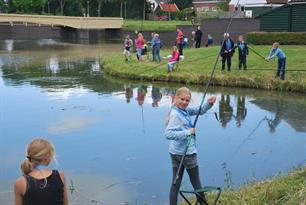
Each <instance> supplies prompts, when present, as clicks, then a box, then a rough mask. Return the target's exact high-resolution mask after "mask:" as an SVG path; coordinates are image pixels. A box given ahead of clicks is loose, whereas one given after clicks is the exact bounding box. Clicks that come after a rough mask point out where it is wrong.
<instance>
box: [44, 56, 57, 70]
mask: <svg viewBox="0 0 306 205" xmlns="http://www.w3.org/2000/svg"><path fill="white" fill-rule="evenodd" d="M46 67H47V69H48V70H50V71H51V73H52V74H56V73H58V72H59V70H60V67H59V62H58V58H57V56H56V55H52V56H51V57H50V59H49V62H48V64H47V66H46Z"/></svg>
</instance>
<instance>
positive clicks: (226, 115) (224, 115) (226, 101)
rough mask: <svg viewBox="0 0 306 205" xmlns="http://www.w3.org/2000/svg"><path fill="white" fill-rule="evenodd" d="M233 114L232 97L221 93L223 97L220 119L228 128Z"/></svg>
mask: <svg viewBox="0 0 306 205" xmlns="http://www.w3.org/2000/svg"><path fill="white" fill-rule="evenodd" d="M232 116H233V108H232V106H231V99H230V96H229V95H226V96H224V95H223V94H221V99H220V101H219V119H220V122H221V126H222V127H224V128H226V125H227V123H229V122H230V121H231V119H232Z"/></svg>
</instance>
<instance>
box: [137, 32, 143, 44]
mask: <svg viewBox="0 0 306 205" xmlns="http://www.w3.org/2000/svg"><path fill="white" fill-rule="evenodd" d="M137 38H138V39H140V40H141V41H143V42H144V41H145V40H144V38H143V35H142V33H138V35H137Z"/></svg>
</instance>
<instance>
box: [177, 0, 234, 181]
mask: <svg viewBox="0 0 306 205" xmlns="http://www.w3.org/2000/svg"><path fill="white" fill-rule="evenodd" d="M239 2H240V0H238V1H237V4H236V6H237V5H238V4H239ZM232 21H233V15H231V18H230V21H229V23H228V25H227V28H226V30H225V33H228V30H229V28H230V26H231V24H232ZM224 43H225V36H224V37H223V40H222V43H221V46H220V50H219V52H218V55H217V58H216V61H215V64H214V67H213V69H212V72H211V74H210V77H209V80H208V82H207V83H206V86H205V89H204V94H203V97H202V100H201V103H200V107H199V111H198V113H197V115H196V117H195V120H194V122H193V126H192V127H193V128H195V126H196V124H197V122H198V118H199V116H200V113H201V111H202V105H203V103H204V100H205V97H206V94H207V91H208V87H209V85H210V83H211V81H212V79H213V77H214V73H215V70H216V68H217V64H218V62H219V56H220V54H221V51H222V47H223V44H224ZM192 137H194V135H189V136H188V137H187V145H186V147H185V149H184V152H183V155H182V158H181V161H180V164H179V167H178V169H177V172H176V175H175V177H174V180H173V185H176V183H177V180H178V178H179V173H180V171H181V169H182V166H183V162H184V159H185V156H186V154H187V151H188V147H189V145H190V143H191V139H192Z"/></svg>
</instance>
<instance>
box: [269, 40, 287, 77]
mask: <svg viewBox="0 0 306 205" xmlns="http://www.w3.org/2000/svg"><path fill="white" fill-rule="evenodd" d="M275 57H277V58H278V62H277V72H276V76H275V77H276V78H280V79H281V80H285V70H286V55H285V53H284V51H282V50H281V49H280V48H279V43H278V42H274V43H273V46H272V48H271V50H270V53H269V56H268V57H267V58H266V60H267V61H269V60H271V59H273V58H275Z"/></svg>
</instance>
